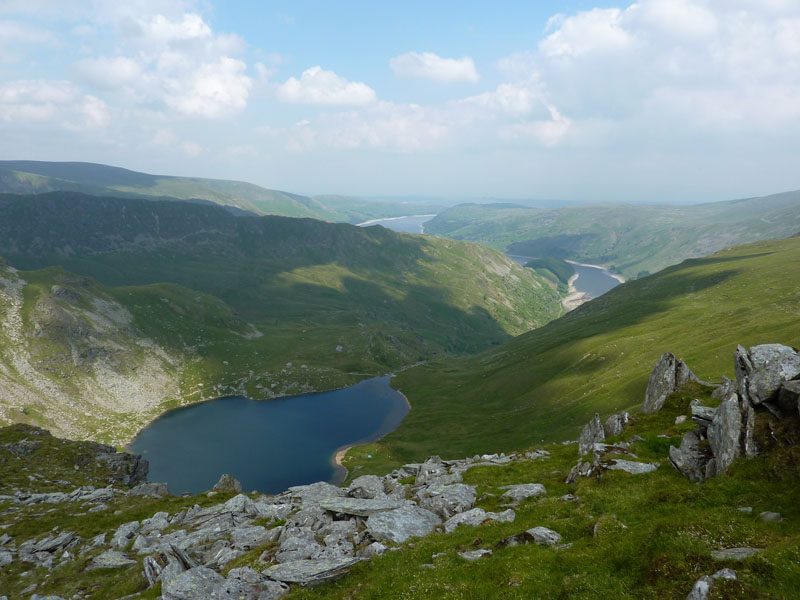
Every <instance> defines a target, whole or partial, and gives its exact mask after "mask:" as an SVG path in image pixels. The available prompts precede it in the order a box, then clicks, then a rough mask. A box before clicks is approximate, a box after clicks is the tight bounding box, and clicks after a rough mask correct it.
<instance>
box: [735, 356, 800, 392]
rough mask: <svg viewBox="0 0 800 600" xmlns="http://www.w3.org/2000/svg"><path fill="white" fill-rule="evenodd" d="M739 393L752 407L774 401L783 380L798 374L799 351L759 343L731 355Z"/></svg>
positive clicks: (793, 377) (799, 367)
mask: <svg viewBox="0 0 800 600" xmlns="http://www.w3.org/2000/svg"><path fill="white" fill-rule="evenodd" d="M734 360H735V366H736V381H737V385H738V388H739V395H740V396H741V397H742V398H744V399H746V400H749V401H750V403H751V404H752V405H753V406H758V405H759V404H762V403H764V402H774V401H777V399H778V392H779V390H780V389H781V386H782V385H783V383H784V382H786V381H791V380H793V379H797V378H798V377H800V354H799V353H798V352H797V351H796V350H795V349H794V348H790V347H789V346H784V345H782V344H762V345H760V346H753V347H751V348H750V349H749V350H745V349H744V348H743V347H742V346H739V347H738V348H737V350H736V354H735V356H734Z"/></svg>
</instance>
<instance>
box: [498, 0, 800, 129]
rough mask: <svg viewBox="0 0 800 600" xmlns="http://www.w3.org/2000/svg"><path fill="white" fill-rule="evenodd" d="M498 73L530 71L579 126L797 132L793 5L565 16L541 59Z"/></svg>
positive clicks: (749, 3)
mask: <svg viewBox="0 0 800 600" xmlns="http://www.w3.org/2000/svg"><path fill="white" fill-rule="evenodd" d="M497 66H498V68H500V69H501V70H503V72H505V73H507V74H509V75H510V76H512V77H516V78H524V77H525V76H526V74H525V71H526V70H527V76H529V77H534V78H537V79H538V80H539V81H540V82H541V90H542V94H543V95H544V97H546V99H547V101H548V102H549V103H550V104H552V105H554V106H557V107H558V110H559V111H560V113H561V114H565V115H569V117H570V118H571V119H572V122H573V126H574V125H575V124H576V123H577V122H579V121H581V120H587V119H592V120H595V121H597V120H607V121H609V122H611V123H615V124H616V125H615V127H616V128H617V129H618V130H619V131H624V130H626V129H627V130H628V135H630V136H634V135H636V132H637V131H638V132H641V131H646V130H658V131H660V132H661V135H664V136H665V137H670V136H672V135H676V134H678V133H681V134H683V135H686V134H688V133H689V132H691V131H694V130H697V131H699V130H702V131H705V132H706V133H708V132H709V131H710V130H712V129H714V128H716V129H717V130H718V131H722V130H723V129H725V130H726V131H727V132H729V133H731V134H735V133H736V132H739V133H742V132H746V131H758V130H759V129H760V128H762V129H763V128H764V127H768V128H775V127H776V123H780V122H782V123H784V124H785V125H787V126H788V127H790V128H791V129H793V130H798V129H800V127H799V126H800V123H798V122H797V121H796V116H795V115H796V110H795V109H794V108H793V107H794V106H796V105H797V104H798V102H797V101H796V100H795V101H794V102H792V101H791V100H790V99H791V98H792V96H793V95H794V94H795V93H796V90H797V89H798V88H800V3H798V2H796V1H795V2H781V1H778V2H772V3H769V4H767V3H763V2H757V1H755V0H725V1H723V0H639V1H637V2H635V3H632V4H630V5H629V6H627V7H626V8H620V9H617V8H609V9H592V10H588V11H580V12H577V13H575V14H573V15H570V16H565V15H559V16H558V17H557V18H554V19H552V20H551V23H550V29H549V32H548V34H547V35H546V37H545V38H544V39H543V40H542V41H541V42H540V43H539V45H538V51H537V52H533V53H520V54H517V55H513V56H510V57H507V58H506V59H502V60H500V61H498V63H497ZM795 98H796V96H795ZM687 128H689V129H687ZM697 128H699V129H697ZM579 129H580V128H579Z"/></svg>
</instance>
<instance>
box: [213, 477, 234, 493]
mask: <svg viewBox="0 0 800 600" xmlns="http://www.w3.org/2000/svg"><path fill="white" fill-rule="evenodd" d="M211 489H212V490H216V491H218V492H234V493H236V494H241V493H242V484H241V483H240V482H239V480H238V479H236V478H235V477H234V476H233V475H229V474H228V473H223V474H222V475H221V476H220V478H219V481H217V483H215V484H214V487H213V488H211Z"/></svg>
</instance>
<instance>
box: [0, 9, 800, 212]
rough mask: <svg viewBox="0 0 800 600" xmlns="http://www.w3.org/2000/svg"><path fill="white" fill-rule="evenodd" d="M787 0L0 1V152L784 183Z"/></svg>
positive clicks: (234, 164)
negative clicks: (485, 0)
mask: <svg viewBox="0 0 800 600" xmlns="http://www.w3.org/2000/svg"><path fill="white" fill-rule="evenodd" d="M798 141H800V0H639V1H638V2H635V3H634V2H599V1H597V2H584V1H580V2H530V1H529V2H494V3H491V4H489V3H483V2H480V3H479V2H474V3H468V2H435V3H432V2H403V3H402V4H390V3H383V2H344V3H332V2H264V1H262V2H256V1H250V2H245V1H241V2H235V1H229V2H220V1H212V0H197V1H194V0H178V1H174V2H167V1H156V0H130V1H128V2H125V3H121V2H116V1H112V0H105V1H100V0H94V1H92V0H70V2H63V1H62V0H26V1H21V0H4V1H3V2H2V3H0V157H2V158H7V159H16V158H27V159H38V160H84V161H92V162H103V163H107V164H114V165H118V166H123V167H127V168H131V169H135V170H141V171H147V172H152V173H163V174H179V175H197V176H207V177H217V178H231V179H242V180H245V181H251V182H253V183H257V184H260V185H263V186H266V187H271V188H278V189H285V190H290V191H294V192H298V193H306V194H318V193H337V194H353V195H366V196H388V195H427V196H430V195H438V196H446V197H449V198H456V199H458V198H465V199H466V198H477V197H502V198H561V199H565V200H583V201H611V200H622V201H630V202H637V201H643V202H689V201H706V200H720V199H728V198H735V197H745V196H751V195H760V194H766V193H771V192H778V191H784V190H788V189H797V188H800V169H798V168H797V164H798V158H800V157H799V156H798V154H799V153H800V150H798V148H800V144H798Z"/></svg>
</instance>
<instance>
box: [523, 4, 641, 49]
mask: <svg viewBox="0 0 800 600" xmlns="http://www.w3.org/2000/svg"><path fill="white" fill-rule="evenodd" d="M622 15H623V12H622V11H621V10H619V9H618V8H608V9H600V8H595V9H592V10H590V11H585V12H579V13H578V14H577V15H575V16H573V17H568V18H564V17H563V15H559V18H558V19H556V20H551V22H550V24H549V27H551V28H552V27H554V26H557V27H558V29H556V31H554V32H553V33H551V34H550V35H548V36H547V37H546V38H545V39H543V40H542V41H541V42H539V50H540V51H541V52H542V54H544V55H545V56H548V57H577V56H582V55H585V54H589V53H593V52H614V51H620V50H625V49H627V48H630V47H631V45H632V44H633V36H631V34H630V33H629V32H628V31H626V30H625V28H624V27H623V24H622Z"/></svg>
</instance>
